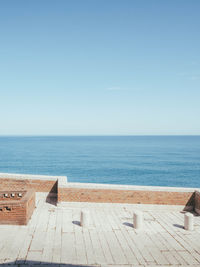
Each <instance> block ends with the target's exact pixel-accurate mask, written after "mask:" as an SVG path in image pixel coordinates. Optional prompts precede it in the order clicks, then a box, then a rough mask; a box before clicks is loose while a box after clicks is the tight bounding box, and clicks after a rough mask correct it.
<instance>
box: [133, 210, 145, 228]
mask: <svg viewBox="0 0 200 267" xmlns="http://www.w3.org/2000/svg"><path fill="white" fill-rule="evenodd" d="M133 227H134V228H135V229H142V227H143V213H142V212H141V211H135V212H134V214H133Z"/></svg>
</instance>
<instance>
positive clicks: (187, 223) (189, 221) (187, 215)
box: [184, 212, 194, 231]
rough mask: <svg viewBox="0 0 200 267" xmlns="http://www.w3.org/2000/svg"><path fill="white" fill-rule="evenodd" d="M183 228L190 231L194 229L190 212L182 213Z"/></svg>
mask: <svg viewBox="0 0 200 267" xmlns="http://www.w3.org/2000/svg"><path fill="white" fill-rule="evenodd" d="M184 228H185V230H188V231H192V230H193V229H194V216H193V214H192V213H189V212H187V213H185V215H184Z"/></svg>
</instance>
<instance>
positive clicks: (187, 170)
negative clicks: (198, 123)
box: [0, 136, 200, 188]
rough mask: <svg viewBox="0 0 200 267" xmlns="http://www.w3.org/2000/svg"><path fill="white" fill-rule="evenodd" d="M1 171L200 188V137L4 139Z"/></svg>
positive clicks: (73, 179) (0, 146)
mask: <svg viewBox="0 0 200 267" xmlns="http://www.w3.org/2000/svg"><path fill="white" fill-rule="evenodd" d="M0 172H8V173H24V174H43V175H66V176H67V177H68V181H70V182H89V183H106V184H127V185H128V184H129V185H155V186H181V187H199V188H200V136H73V137H72V136H67V137H63V136H62V137H61V136H60V137H58V136H57V137H56V136H55V137H0Z"/></svg>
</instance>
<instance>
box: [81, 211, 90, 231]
mask: <svg viewBox="0 0 200 267" xmlns="http://www.w3.org/2000/svg"><path fill="white" fill-rule="evenodd" d="M80 223H81V226H82V227H89V226H90V211H89V210H87V209H84V210H82V211H81V222H80Z"/></svg>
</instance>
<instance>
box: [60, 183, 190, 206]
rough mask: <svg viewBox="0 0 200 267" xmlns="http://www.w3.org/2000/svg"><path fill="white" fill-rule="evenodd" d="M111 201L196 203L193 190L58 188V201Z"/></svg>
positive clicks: (171, 203) (186, 204)
mask: <svg viewBox="0 0 200 267" xmlns="http://www.w3.org/2000/svg"><path fill="white" fill-rule="evenodd" d="M62 201H69V202H105V203H106V202H108V203H109V202H110V203H133V204H165V205H185V206H187V207H188V208H189V207H191V208H192V207H193V205H194V196H193V193H192V192H166V191H140V190H135V191H134V190H114V189H113V190H112V189H87V188H67V187H65V188H58V202H62Z"/></svg>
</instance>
